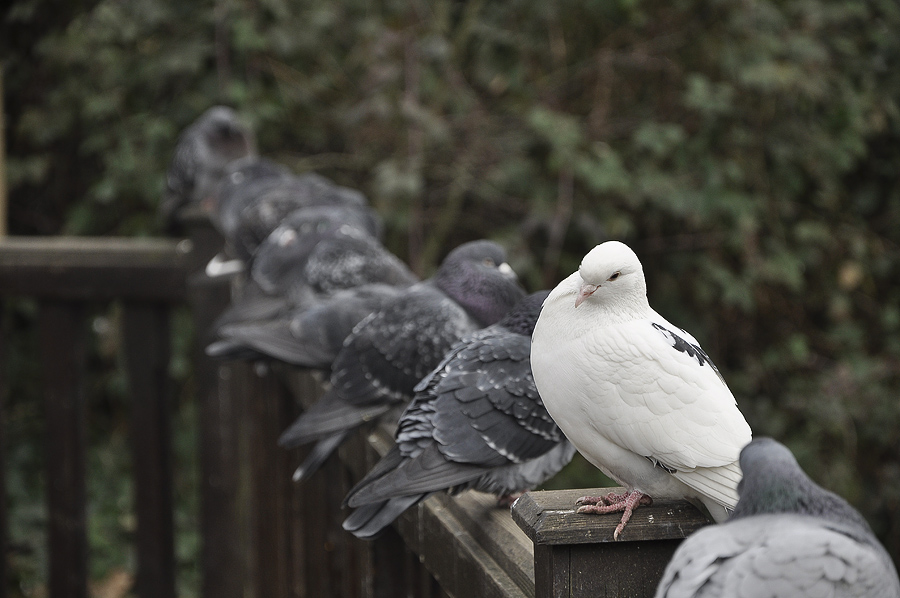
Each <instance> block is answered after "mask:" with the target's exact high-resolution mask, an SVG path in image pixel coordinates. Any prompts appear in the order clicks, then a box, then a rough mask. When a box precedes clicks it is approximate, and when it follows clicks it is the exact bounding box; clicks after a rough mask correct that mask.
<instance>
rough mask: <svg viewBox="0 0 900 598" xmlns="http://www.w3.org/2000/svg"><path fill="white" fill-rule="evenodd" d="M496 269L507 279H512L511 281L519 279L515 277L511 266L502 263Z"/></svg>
mask: <svg viewBox="0 0 900 598" xmlns="http://www.w3.org/2000/svg"><path fill="white" fill-rule="evenodd" d="M497 269H498V270H500V273H501V274H503V275H505V276H506V277H507V278H512V279H513V280H516V279H518V278H519V277H518V275H516V271H515V270H513V269H512V266H510V265H509V264H507V263H506V262H503V263H502V264H500V265H499V266H497Z"/></svg>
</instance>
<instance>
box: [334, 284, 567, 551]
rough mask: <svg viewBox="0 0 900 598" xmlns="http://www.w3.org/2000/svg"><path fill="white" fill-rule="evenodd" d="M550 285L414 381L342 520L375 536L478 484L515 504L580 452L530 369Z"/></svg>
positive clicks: (363, 533)
mask: <svg viewBox="0 0 900 598" xmlns="http://www.w3.org/2000/svg"><path fill="white" fill-rule="evenodd" d="M547 294H548V291H541V292H538V293H533V294H531V295H529V296H528V297H526V298H525V299H523V300H522V301H521V302H519V304H518V305H517V306H516V307H515V308H513V310H512V311H510V312H509V313H508V314H507V315H506V316H505V317H504V318H503V319H502V320H500V321H499V322H498V323H496V324H494V325H493V326H489V327H488V328H485V329H483V330H479V331H477V332H474V333H472V334H470V335H468V336H467V337H465V338H464V339H463V340H461V341H460V342H459V343H457V344H456V345H454V347H453V348H452V349H451V350H450V352H449V353H447V355H446V356H445V357H444V360H443V361H442V362H441V364H440V365H438V367H437V368H435V370H434V371H433V372H431V373H430V374H429V375H428V376H426V377H425V378H424V379H423V380H422V381H421V382H420V383H419V384H418V386H416V395H415V397H414V398H413V400H412V402H411V403H410V404H409V407H407V409H406V411H405V412H404V413H403V415H402V416H401V418H400V423H399V425H398V428H397V433H396V440H397V444H396V445H395V446H394V447H393V448H392V449H391V450H390V451H389V452H388V454H387V455H385V456H384V458H383V459H382V460H381V461H380V462H379V463H378V464H377V465H376V466H375V468H374V469H373V470H372V471H371V472H369V474H368V475H366V477H365V478H363V480H362V481H360V482H359V483H358V484H357V485H356V487H355V488H353V489H352V490H351V491H350V493H349V494H348V495H347V499H346V502H347V504H349V506H351V507H359V508H357V510H356V511H354V512H353V514H352V515H350V516H349V517H348V518H347V520H346V521H345V522H344V529H345V530H348V531H350V532H352V533H353V534H354V535H356V536H357V537H359V538H372V537H374V536H375V535H377V534H378V533H379V532H381V530H382V529H384V527H385V526H387V525H389V524H390V523H391V522H392V521H393V520H394V519H396V518H397V517H398V516H399V515H400V514H401V513H402V512H403V511H405V510H406V509H407V508H408V507H409V506H411V505H412V504H415V503H416V502H419V501H420V500H423V499H424V498H426V497H427V496H429V495H430V494H431V493H433V492H438V491H441V490H446V491H448V492H450V494H456V493H458V492H461V491H463V490H467V489H470V488H474V489H476V490H480V491H482V492H490V493H493V494H496V495H498V497H500V500H501V504H509V503H510V502H511V500H512V499H513V498H514V497H515V495H518V494H521V493H522V492H525V491H527V490H531V489H532V488H534V487H535V486H537V485H539V484H541V483H543V482H544V481H546V480H547V479H549V478H550V477H552V476H554V475H555V474H556V473H557V472H559V470H560V469H562V468H563V467H564V466H565V465H566V464H567V463H569V461H571V460H572V456H573V455H574V454H575V447H573V446H572V445H571V444H570V443H569V441H568V440H566V438H565V436H563V433H562V432H561V431H560V429H559V428H558V427H557V426H556V423H554V421H553V420H552V419H551V418H550V414H549V413H547V410H546V409H545V408H544V404H543V403H542V402H541V398H540V396H539V395H538V392H537V388H535V386H534V378H533V377H532V374H531V360H530V354H531V333H532V332H533V331H534V323H535V322H536V321H537V318H538V314H540V311H541V303H542V302H543V301H544V298H545V297H546V296H547Z"/></svg>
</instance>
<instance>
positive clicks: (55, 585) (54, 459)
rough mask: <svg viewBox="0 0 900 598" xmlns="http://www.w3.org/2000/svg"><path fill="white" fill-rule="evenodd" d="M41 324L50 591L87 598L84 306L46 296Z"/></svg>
mask: <svg viewBox="0 0 900 598" xmlns="http://www.w3.org/2000/svg"><path fill="white" fill-rule="evenodd" d="M39 329H40V332H39V334H40V345H41V349H40V352H41V365H42V368H43V378H44V393H45V411H46V422H47V423H46V436H47V460H46V461H47V506H48V511H49V513H48V515H49V516H48V539H49V544H50V571H49V589H50V596H52V597H53V598H85V597H86V596H87V538H86V534H85V478H84V476H85V443H84V420H85V414H84V411H85V406H84V395H83V384H82V378H83V372H84V360H85V323H84V306H83V305H82V304H80V303H64V302H57V301H45V302H43V303H42V304H41V312H40V324H39Z"/></svg>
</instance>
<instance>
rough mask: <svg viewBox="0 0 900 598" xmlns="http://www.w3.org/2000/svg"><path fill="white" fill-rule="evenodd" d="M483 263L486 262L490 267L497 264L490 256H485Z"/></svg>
mask: <svg viewBox="0 0 900 598" xmlns="http://www.w3.org/2000/svg"><path fill="white" fill-rule="evenodd" d="M481 263H482V264H484V265H485V266H487V267H488V268H493V267H494V266H496V264H495V263H494V260H492V259H491V258H489V257H486V258H484V260H483V261H482V262H481Z"/></svg>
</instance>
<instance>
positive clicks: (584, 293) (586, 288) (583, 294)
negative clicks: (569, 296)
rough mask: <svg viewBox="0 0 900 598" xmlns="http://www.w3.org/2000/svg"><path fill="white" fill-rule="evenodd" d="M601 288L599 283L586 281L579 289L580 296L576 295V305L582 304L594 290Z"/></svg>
mask: <svg viewBox="0 0 900 598" xmlns="http://www.w3.org/2000/svg"><path fill="white" fill-rule="evenodd" d="M599 288H600V285H599V284H588V283H584V284H583V285H581V289H580V290H579V291H578V296H577V297H575V307H578V306H579V305H581V304H582V303H583V302H584V300H585V299H587V298H588V297H590V296H591V295H593V294H594V291H596V290H597V289H599Z"/></svg>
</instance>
